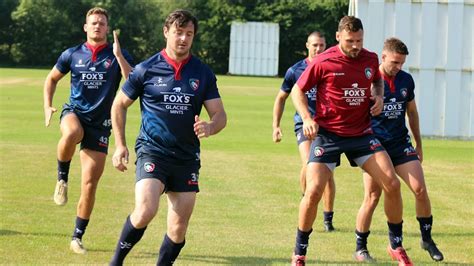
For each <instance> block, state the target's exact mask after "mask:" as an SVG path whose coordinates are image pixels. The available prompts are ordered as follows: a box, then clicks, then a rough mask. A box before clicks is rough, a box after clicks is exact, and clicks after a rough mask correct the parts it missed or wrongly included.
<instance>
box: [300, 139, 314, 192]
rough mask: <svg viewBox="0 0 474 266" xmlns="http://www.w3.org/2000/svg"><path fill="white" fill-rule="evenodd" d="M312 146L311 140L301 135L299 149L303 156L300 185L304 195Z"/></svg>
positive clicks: (301, 156)
mask: <svg viewBox="0 0 474 266" xmlns="http://www.w3.org/2000/svg"><path fill="white" fill-rule="evenodd" d="M310 147H311V141H309V140H308V139H306V137H304V136H303V137H300V139H299V140H298V150H299V153H300V158H301V170H300V187H301V193H302V195H304V192H305V189H306V166H307V165H308V158H309V149H310Z"/></svg>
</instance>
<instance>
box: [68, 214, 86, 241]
mask: <svg viewBox="0 0 474 266" xmlns="http://www.w3.org/2000/svg"><path fill="white" fill-rule="evenodd" d="M87 224H89V220H86V219H82V218H80V217H79V216H76V227H75V228H74V233H72V238H73V239H74V238H79V239H82V236H83V235H84V233H85V232H86V227H87Z"/></svg>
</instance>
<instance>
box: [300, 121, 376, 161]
mask: <svg viewBox="0 0 474 266" xmlns="http://www.w3.org/2000/svg"><path fill="white" fill-rule="evenodd" d="M383 150H384V148H383V146H382V144H380V141H379V140H378V139H377V138H375V136H374V135H373V134H368V135H364V136H357V137H341V136H339V135H336V134H334V133H331V132H329V131H326V130H325V129H323V128H321V127H320V128H319V130H318V136H317V137H316V139H315V140H314V141H313V143H311V153H310V155H309V162H318V163H338V162H340V158H341V154H342V153H345V154H346V157H347V158H348V159H349V161H351V160H354V159H357V158H359V157H363V156H366V155H371V154H374V153H375V152H378V151H383Z"/></svg>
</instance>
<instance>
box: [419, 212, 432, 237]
mask: <svg viewBox="0 0 474 266" xmlns="http://www.w3.org/2000/svg"><path fill="white" fill-rule="evenodd" d="M416 219H417V220H418V222H419V223H420V232H421V239H423V241H424V242H431V241H432V240H431V226H432V225H433V216H430V217H416Z"/></svg>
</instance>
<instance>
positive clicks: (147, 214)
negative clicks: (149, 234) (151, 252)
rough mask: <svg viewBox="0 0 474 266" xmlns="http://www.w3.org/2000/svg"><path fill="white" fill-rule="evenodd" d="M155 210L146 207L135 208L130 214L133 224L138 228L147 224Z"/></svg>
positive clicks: (153, 215)
mask: <svg viewBox="0 0 474 266" xmlns="http://www.w3.org/2000/svg"><path fill="white" fill-rule="evenodd" d="M156 212H157V211H155V210H152V209H148V208H141V209H138V210H137V209H135V210H134V211H133V214H132V216H133V222H134V225H135V226H138V227H140V228H141V227H144V226H146V225H148V224H149V223H150V222H151V220H153V217H155V215H156Z"/></svg>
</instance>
